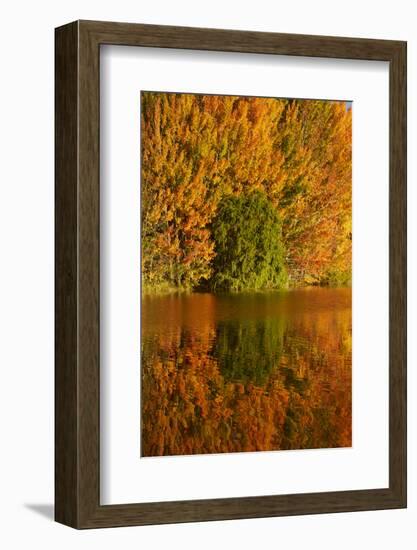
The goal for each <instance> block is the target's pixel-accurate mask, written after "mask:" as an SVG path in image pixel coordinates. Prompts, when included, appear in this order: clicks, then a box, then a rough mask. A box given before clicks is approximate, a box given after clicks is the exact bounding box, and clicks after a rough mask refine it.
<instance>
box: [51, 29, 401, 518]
mask: <svg viewBox="0 0 417 550" xmlns="http://www.w3.org/2000/svg"><path fill="white" fill-rule="evenodd" d="M102 44H120V45H130V46H153V47H158V48H183V49H191V50H212V51H214V50H215V51H225V52H246V53H263V54H273V55H292V56H307V57H323V58H344V59H363V60H377V61H387V62H389V79H390V99H389V106H390V148H389V155H390V158H389V162H390V168H389V177H390V183H389V186H390V187H389V201H390V214H389V217H390V222H389V223H390V237H389V239H390V242H389V261H390V266H389V277H390V278H389V323H390V324H389V345H390V348H389V362H390V363H389V487H388V488H385V489H370V490H358V491H338V492H327V493H312V494H294V495H270V496H259V497H245V498H224V499H210V500H191V501H176V502H159V503H144V504H124V505H105V506H103V505H100V500H99V487H100V484H99V476H100V469H99V456H100V455H99V444H100V441H99V439H100V438H99V408H100V402H99V376H100V373H99V365H100V357H99V284H100V281H99V195H100V193H99V55H100V54H99V51H100V45H102ZM55 46H56V58H55V59H56V61H55V63H56V64H55V78H56V95H55V109H56V138H55V139H56V141H55V146H56V161H55V163H56V164H55V170H56V199H55V200H56V225H55V226H56V264H55V269H56V331H55V346H56V351H55V354H56V355H55V363H56V367H55V396H56V397H55V415H56V416H55V519H56V521H58V522H61V523H64V524H66V525H69V526H72V527H75V528H94V527H116V526H124V525H144V524H156V523H175V522H188V521H207V520H224V519H236V518H256V517H266V516H288V515H294V514H317V513H328V512H353V511H359V510H380V509H387V508H404V507H406V488H407V482H406V443H407V442H406V204H407V200H406V136H407V132H406V68H407V67H406V66H407V60H406V57H407V53H406V52H407V49H406V43H405V42H399V41H387V40H368V39H358V38H334V37H329V36H307V35H292V34H275V33H260V32H248V31H230V30H217V29H198V28H186V27H167V26H156V25H137V24H130V23H129V24H125V23H109V22H106V23H104V22H96V21H76V22H73V23H70V24H68V25H65V26H63V27H59V28H57V29H56V34H55Z"/></svg>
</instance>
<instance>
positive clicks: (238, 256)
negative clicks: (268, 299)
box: [210, 191, 287, 291]
mask: <svg viewBox="0 0 417 550" xmlns="http://www.w3.org/2000/svg"><path fill="white" fill-rule="evenodd" d="M212 237H213V240H214V244H215V254H216V255H215V258H214V261H213V277H212V279H211V281H210V282H211V286H212V288H213V289H214V290H232V291H236V290H259V289H268V288H282V287H283V286H284V285H285V284H286V281H287V274H286V270H285V266H284V248H283V245H282V242H281V221H280V219H279V216H278V213H277V211H276V210H275V209H274V207H273V206H272V203H271V202H270V201H269V200H268V198H267V197H266V195H265V194H264V193H262V192H260V191H255V192H253V193H251V194H250V195H240V196H229V197H226V198H224V199H223V200H222V201H221V202H220V204H219V206H218V210H217V215H216V217H215V218H214V220H213V222H212Z"/></svg>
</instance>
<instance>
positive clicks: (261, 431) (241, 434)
mask: <svg viewBox="0 0 417 550" xmlns="http://www.w3.org/2000/svg"><path fill="white" fill-rule="evenodd" d="M167 303H169V300H167ZM198 303H199V305H200V306H201V304H202V303H204V304H205V306H206V307H207V308H208V309H207V310H208V311H210V307H209V306H211V298H210V297H207V300H205V299H203V298H200V301H199V302H198ZM181 311H183V310H181ZM198 311H199V312H200V311H201V307H200V308H198ZM175 312H176V310H175V311H173V312H171V313H175ZM183 314H184V312H183ZM191 321H192V322H193V321H194V319H193V318H191ZM294 323H295V324H294V325H293V326H292V329H291V331H290V330H286V331H285V332H284V334H283V344H284V349H285V352H284V353H283V355H281V357H280V359H279V361H278V363H277V365H276V366H275V368H273V369H272V370H271V372H270V374H269V375H268V376H267V379H266V381H265V383H263V385H262V387H260V386H258V385H256V384H254V383H253V382H251V381H250V380H248V381H243V380H227V379H225V377H224V374H223V373H222V372H221V371H220V369H219V365H218V363H217V360H216V359H215V358H214V357H213V356H212V353H211V350H212V341H213V338H214V337H215V332H214V329H213V326H212V325H211V323H209V322H208V323H207V324H206V325H205V330H201V331H199V332H194V333H192V332H187V333H186V334H184V333H182V332H181V331H180V330H178V331H177V332H176V331H172V332H169V333H161V336H160V337H159V338H158V340H157V341H155V342H154V343H153V347H151V348H150V349H152V353H149V354H148V355H147V354H144V355H143V367H142V452H143V454H144V455H145V456H155V455H176V454H203V453H222V452H242V451H261V450H278V449H303V448H315V447H322V448H326V447H348V446H350V445H351V439H352V417H351V405H352V404H351V400H352V391H351V330H350V327H351V325H350V311H349V310H342V311H340V312H338V313H334V312H329V311H328V310H325V311H322V312H320V313H316V314H313V317H312V314H311V313H307V314H304V315H299V316H298V318H297V321H296V322H294Z"/></svg>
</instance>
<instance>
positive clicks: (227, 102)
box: [55, 21, 407, 528]
mask: <svg viewBox="0 0 417 550" xmlns="http://www.w3.org/2000/svg"><path fill="white" fill-rule="evenodd" d="M55 38H56V52H55V53H56V102H55V108H56V340H55V344H56V371H55V380H56V387H55V400H56V401H55V403H56V410H55V412H56V415H55V422H56V424H55V425H56V433H55V435H56V441H55V449H56V460H55V480H56V496H55V517H56V521H58V522H61V523H64V524H66V525H69V526H71V527H75V528H99V527H116V526H127V525H144V524H157V523H175V522H191V521H208V520H224V519H237V518H256V517H267V516H286V515H296V514H318V513H329V512H352V511H361V510H381V509H387V508H404V507H406V66H407V61H406V43H405V42H399V41H385V40H372V39H358V38H335V37H327V36H306V35H291V34H275V33H259V32H250V31H231V30H218V29H198V28H186V27H167V26H155V25H141V24H130V23H129V24H124V23H110V22H93V21H76V22H73V23H70V24H68V25H65V26H63V27H59V28H57V29H56V35H55Z"/></svg>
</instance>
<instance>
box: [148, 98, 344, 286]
mask: <svg viewBox="0 0 417 550" xmlns="http://www.w3.org/2000/svg"><path fill="white" fill-rule="evenodd" d="M141 101H142V115H141V142H142V172H141V180H142V181H141V185H142V205H141V210H142V276H143V279H142V282H143V285H144V289H145V290H156V289H162V288H185V289H193V288H196V287H197V286H199V285H201V284H210V285H214V284H215V282H216V281H217V282H219V281H220V280H221V274H220V271H219V261H220V259H216V250H217V249H218V250H220V248H221V245H220V243H218V244H217V245H216V242H215V238H214V234H213V231H212V229H213V228H215V227H217V226H216V225H215V223H214V220H215V219H216V216H217V215H218V210H219V209H220V205H222V204H227V202H224V201H226V198H227V197H242V201H245V200H246V199H244V198H243V197H247V196H249V195H251V194H252V193H253V192H254V191H261V192H262V193H263V194H264V197H266V198H265V201H267V202H268V203H269V204H270V205H271V208H273V210H274V211H275V212H276V214H277V216H278V217H277V219H278V220H280V224H279V225H280V229H278V228H277V233H276V242H275V244H273V240H271V247H272V250H277V249H281V248H282V252H281V254H282V256H283V259H284V264H285V267H286V271H287V272H288V277H289V282H290V283H298V284H305V283H326V282H332V281H348V280H349V278H350V272H351V124H352V119H351V110H350V109H347V108H346V105H345V103H344V102H332V101H319V100H287V99H271V98H252V97H237V96H215V95H210V96H208V95H194V94H170V93H159V92H143V93H142V94H141ZM230 204H231V203H230ZM265 204H266V202H265ZM266 208H267V207H266ZM268 211H269V212H270V210H268ZM223 238H224V239H226V240H227V242H229V241H230V236H223ZM234 246H235V249H236V243H235V245H234ZM256 253H257V254H258V255H261V256H262V253H259V251H258V252H256ZM271 254H272V256H274V257H275V253H273V252H271ZM251 265H255V264H254V263H253V262H252V264H251ZM223 266H224V267H225V268H228V269H229V271H230V267H231V266H230V265H229V266H228V265H227V264H226V263H223ZM272 271H273V269H272ZM279 272H280V273H284V271H279ZM262 273H263V275H262V277H264V278H263V279H262V277H261V279H262V280H263V281H265V284H266V286H271V283H272V281H273V280H274V278H273V277H272V278H271V272H270V273H269V275H268V276H266V275H265V273H266V271H265V270H264V269H263V270H262ZM228 277H230V273H229V275H227V276H226V274H224V280H226V279H227V278H228ZM245 277H249V278H247V280H248V281H249V280H250V281H254V282H253V284H254V285H255V287H256V288H258V287H259V285H260V284H261V283H260V282H259V281H260V280H261V279H259V273H258V275H257V274H256V273H253V274H248V273H246V275H245ZM275 280H276V283H277V285H281V284H282V283H283V278H282V277H278V278H277V279H275ZM251 284H252V283H251ZM233 287H234V285H233V284H232V285H230V288H233ZM238 287H239V288H241V287H242V285H238Z"/></svg>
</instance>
